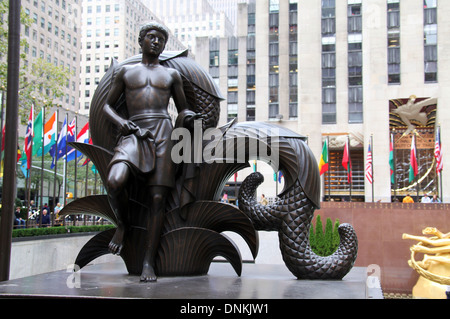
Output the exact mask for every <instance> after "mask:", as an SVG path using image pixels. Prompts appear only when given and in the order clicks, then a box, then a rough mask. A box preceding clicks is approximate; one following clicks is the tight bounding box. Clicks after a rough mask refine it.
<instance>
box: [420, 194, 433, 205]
mask: <svg viewBox="0 0 450 319" xmlns="http://www.w3.org/2000/svg"><path fill="white" fill-rule="evenodd" d="M421 202H422V203H431V198H430V197H428V194H427V193H425V194H424V195H423V197H422V200H421Z"/></svg>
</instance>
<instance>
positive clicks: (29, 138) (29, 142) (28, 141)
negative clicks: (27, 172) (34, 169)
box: [23, 106, 33, 169]
mask: <svg viewBox="0 0 450 319" xmlns="http://www.w3.org/2000/svg"><path fill="white" fill-rule="evenodd" d="M32 149H33V106H31V110H30V117H29V118H28V124H27V130H26V133H25V147H24V150H25V153H24V154H23V156H26V161H27V169H30V168H31V152H32Z"/></svg>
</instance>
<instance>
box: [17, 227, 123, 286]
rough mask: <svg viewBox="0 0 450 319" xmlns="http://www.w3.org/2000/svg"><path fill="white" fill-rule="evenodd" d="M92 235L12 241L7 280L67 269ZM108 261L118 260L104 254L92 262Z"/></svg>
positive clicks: (41, 237) (42, 237)
mask: <svg viewBox="0 0 450 319" xmlns="http://www.w3.org/2000/svg"><path fill="white" fill-rule="evenodd" d="M92 236H93V234H92V233H88V234H70V235H58V236H40V237H32V238H26V237H24V238H15V239H13V242H12V245H11V266H10V275H9V279H10V280H12V279H17V278H23V277H28V276H33V275H38V274H42V273H47V272H52V271H58V270H63V269H67V267H69V266H71V265H72V264H73V263H74V262H75V259H76V257H77V255H78V253H79V252H80V250H81V248H82V247H83V246H84V244H86V243H87V242H88V241H89V239H91V238H92ZM112 258H120V257H117V256H113V255H106V256H104V257H100V258H98V259H96V260H94V261H93V262H92V263H93V264H94V263H101V262H107V261H109V260H111V259H112Z"/></svg>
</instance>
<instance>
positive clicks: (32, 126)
mask: <svg viewBox="0 0 450 319" xmlns="http://www.w3.org/2000/svg"><path fill="white" fill-rule="evenodd" d="M31 109H32V112H31V136H30V138H31V146H30V148H31V150H30V154H29V156H30V158H29V161H30V168H29V169H28V170H27V172H28V211H30V207H31V205H30V202H31V169H32V167H33V137H34V103H33V104H32V105H31ZM27 156H28V154H27ZM27 168H28V167H27Z"/></svg>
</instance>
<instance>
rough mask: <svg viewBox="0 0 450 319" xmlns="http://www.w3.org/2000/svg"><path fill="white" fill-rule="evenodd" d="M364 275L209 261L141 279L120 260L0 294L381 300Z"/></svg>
mask: <svg viewBox="0 0 450 319" xmlns="http://www.w3.org/2000/svg"><path fill="white" fill-rule="evenodd" d="M366 278H367V277H366V268H359V267H356V268H353V269H352V271H351V272H350V273H349V274H348V275H347V276H346V277H345V278H344V279H343V280H336V281H335V280H332V281H328V280H314V281H313V280H297V279H296V278H295V277H294V276H293V275H292V274H291V273H290V272H289V271H288V269H287V268H286V267H285V266H284V265H262V264H249V263H244V265H243V270H242V275H241V277H238V276H237V275H236V274H235V272H234V270H233V269H232V267H231V265H230V264H228V263H222V262H213V263H212V264H211V267H210V270H209V273H208V275H206V276H199V277H162V278H158V281H157V282H156V283H141V282H140V281H139V277H138V276H130V275H128V273H127V271H126V268H125V266H124V264H123V263H122V262H121V261H119V262H112V263H104V264H97V265H89V266H87V267H85V268H83V269H82V270H81V273H76V274H75V275H74V274H72V273H69V272H66V271H57V272H51V273H46V274H41V275H36V276H31V277H26V278H21V279H15V280H10V281H5V282H0V298H89V299H114V298H120V299H142V298H148V299H227V300H230V299H252V300H254V299H372V298H375V299H379V296H381V293H380V292H378V291H374V290H370V289H367V287H366ZM381 298H382V297H381Z"/></svg>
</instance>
